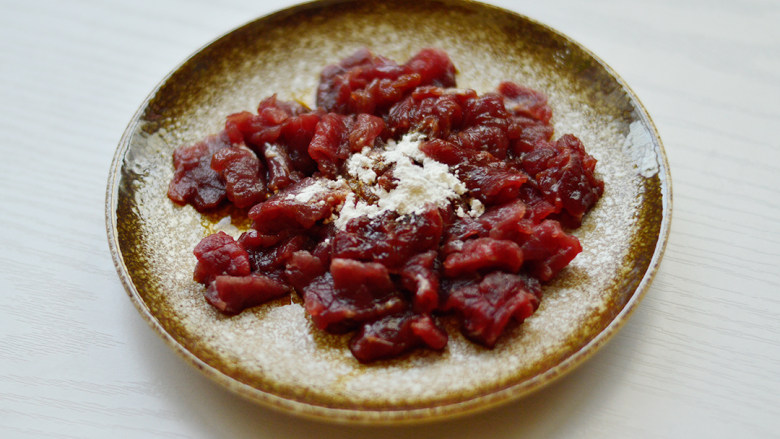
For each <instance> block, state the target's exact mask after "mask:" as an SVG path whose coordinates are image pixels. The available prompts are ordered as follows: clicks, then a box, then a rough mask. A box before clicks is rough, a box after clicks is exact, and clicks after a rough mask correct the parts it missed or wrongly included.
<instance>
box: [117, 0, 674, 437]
mask: <svg viewBox="0 0 780 439" xmlns="http://www.w3.org/2000/svg"><path fill="white" fill-rule="evenodd" d="M430 1H431V2H435V3H445V4H462V5H472V6H476V7H478V8H487V9H489V10H491V11H492V12H496V13H500V14H507V15H511V16H513V18H515V19H518V20H521V21H525V22H527V23H529V24H530V25H532V26H536V27H539V28H542V29H543V30H545V31H546V32H550V33H552V34H554V35H556V36H557V37H559V38H561V39H562V40H564V41H565V42H566V43H567V44H570V45H573V46H576V47H577V48H578V49H579V50H581V51H582V52H583V53H585V54H586V55H587V56H588V57H590V58H592V59H593V60H594V61H595V63H597V64H598V65H599V66H600V67H601V68H602V69H604V70H605V71H606V73H607V74H608V75H609V76H610V77H611V78H612V79H613V80H615V81H616V82H617V83H618V85H619V86H620V88H621V89H623V90H624V91H625V93H626V95H627V97H628V99H629V101H630V103H631V105H632V107H633V108H634V109H635V110H636V112H637V116H638V119H639V120H641V121H642V122H643V124H644V125H645V126H646V127H648V128H649V130H650V135H651V137H652V139H653V143H654V148H653V149H654V153H656V159H657V160H658V165H659V170H658V174H657V175H658V178H659V190H660V193H661V197H662V200H661V214H660V216H659V218H660V228H659V231H658V237H657V242H656V245H655V248H654V249H653V253H652V257H651V259H650V261H649V264H648V266H647V269H646V270H645V272H644V274H643V276H642V279H641V281H640V282H639V284H638V285H637V287H636V288H635V289H634V291H633V293H632V294H631V297H630V298H629V299H628V300H627V301H626V303H625V305H624V306H623V307H622V309H621V310H620V311H619V312H618V313H617V314H616V315H615V316H614V317H613V318H612V320H611V321H610V322H609V323H608V324H607V326H606V327H604V328H603V329H602V330H601V331H600V332H598V333H597V334H596V335H595V336H594V337H593V338H592V339H591V340H590V341H588V342H587V343H585V344H584V345H582V346H581V347H580V348H579V349H577V350H576V351H574V352H573V353H572V354H571V355H569V356H568V357H567V358H565V359H564V360H563V361H561V362H559V363H557V364H556V365H554V366H552V367H551V368H550V369H547V370H546V371H544V372H542V373H540V374H538V375H535V376H533V377H531V378H530V379H527V380H524V381H521V382H517V383H511V384H509V385H507V386H506V387H504V388H501V389H499V390H496V391H494V392H491V393H487V394H481V395H477V396H474V397H471V398H468V399H465V400H462V401H459V402H455V403H450V402H447V403H443V404H441V405H434V406H430V407H420V408H411V409H410V408H401V409H376V408H369V409H365V410H358V409H345V408H339V407H331V406H327V405H320V404H313V403H308V402H302V401H298V400H294V399H290V398H285V397H282V396H279V395H276V394H274V393H272V392H270V391H265V390H262V389H259V388H257V387H253V386H251V385H249V384H246V383H243V382H241V381H238V380H237V379H235V378H233V377H231V376H229V375H227V374H225V373H223V372H222V371H221V370H219V369H217V368H216V367H214V366H211V365H209V364H208V363H206V362H205V361H203V360H201V359H200V358H199V357H197V356H196V355H195V354H193V353H192V352H190V351H189V350H188V349H186V347H185V346H183V345H182V344H181V343H180V342H178V341H177V340H176V339H175V338H174V337H173V336H172V335H171V334H170V333H169V332H168V331H166V330H165V328H164V327H163V326H162V324H161V323H160V321H159V320H158V318H157V317H155V316H154V314H153V313H152V311H151V310H150V309H149V306H148V304H147V303H146V302H145V301H144V300H143V298H142V297H141V295H140V293H139V292H138V289H137V288H136V286H135V284H134V282H133V279H132V277H131V275H130V273H129V271H128V268H127V266H126V265H125V262H124V257H123V254H122V251H121V249H120V246H119V232H118V227H117V215H116V214H117V207H118V200H119V198H118V193H119V186H120V182H121V173H122V168H123V163H124V160H125V157H126V155H127V152H128V151H129V149H130V145H131V140H132V138H133V136H134V135H135V132H136V130H137V127H138V125H139V124H140V122H141V118H142V116H143V114H144V112H145V111H146V110H147V108H148V106H149V104H150V102H151V101H152V100H153V99H154V98H155V97H156V95H157V94H158V93H159V91H160V90H161V89H162V88H163V87H164V86H165V85H166V84H167V82H168V81H169V80H170V78H171V77H172V76H173V75H175V74H176V73H177V72H178V71H180V70H181V69H182V67H183V66H185V65H187V63H188V62H190V61H191V60H192V59H193V58H194V57H196V56H197V55H198V54H200V53H201V52H202V51H204V50H205V49H207V48H209V47H211V46H212V45H214V44H216V43H218V42H219V41H221V40H223V39H225V38H227V37H228V36H230V35H231V34H233V33H235V32H239V31H242V30H244V29H246V28H248V27H251V26H253V25H254V24H255V23H257V22H260V21H265V20H270V19H272V18H273V17H275V16H281V15H286V14H293V13H297V12H300V11H304V10H307V9H311V8H314V7H330V6H333V5H339V4H345V3H360V0H313V1H307V2H304V3H298V4H294V5H292V6H290V7H287V8H284V9H280V10H276V11H273V12H271V13H269V14H266V15H262V16H260V17H258V18H255V19H252V20H250V21H248V22H246V23H244V24H242V25H239V26H237V27H235V28H233V29H230V30H228V31H227V32H224V33H222V34H221V35H219V36H218V37H216V38H214V39H213V40H211V41H209V42H207V43H206V44H204V45H202V46H201V47H199V48H198V49H197V50H195V51H194V52H192V53H191V54H189V55H188V56H187V57H186V58H184V59H183V60H182V61H181V62H179V63H178V64H177V65H176V66H175V67H173V68H172V69H171V70H170V71H169V72H168V73H167V74H166V75H165V76H164V77H163V78H162V79H161V80H160V81H159V82H158V83H157V84H156V85H155V86H154V88H153V89H152V90H151V91H150V93H149V94H148V95H147V96H146V98H145V99H144V100H143V101H142V103H141V104H140V106H139V107H138V109H137V110H136V111H135V112H134V114H133V116H132V118H131V119H130V122H129V123H128V125H127V127H126V128H125V131H124V132H123V134H122V136H121V138H120V140H119V143H118V147H117V149H116V151H115V153H114V156H113V158H112V161H111V166H110V168H109V175H108V184H107V187H106V199H105V216H106V232H107V238H108V247H109V251H110V253H111V256H112V260H113V263H114V267H115V269H116V271H117V274H118V275H119V278H120V281H121V283H122V285H123V287H124V289H125V292H126V293H127V295H128V296H129V298H130V299H131V302H132V303H133V305H134V306H135V308H136V309H137V310H138V312H139V313H140V314H141V316H142V317H143V319H144V320H145V321H146V322H147V324H149V325H150V326H151V328H152V329H153V330H154V331H155V332H156V333H157V334H158V335H159V336H160V337H161V338H162V339H163V340H164V341H165V343H166V344H167V345H168V346H169V347H170V348H172V350H173V351H174V352H176V354H177V355H178V356H179V357H180V358H182V359H184V360H185V362H187V363H189V364H190V365H191V366H193V367H194V368H195V369H197V370H199V371H200V372H201V373H202V374H203V375H205V376H206V377H207V378H209V379H210V380H211V381H213V382H215V383H217V384H220V385H221V386H222V387H224V388H227V389H228V390H230V391H232V392H233V393H235V394H238V395H240V396H242V397H244V398H246V399H249V400H250V401H253V402H255V403H259V404H261V405H263V406H265V407H267V408H271V409H275V410H280V411H282V412H284V413H288V414H293V415H298V416H301V417H304V418H308V419H314V420H320V421H328V422H331V423H340V424H371V425H402V424H417V423H423V422H429V421H435V420H443V419H450V418H455V417H461V416H465V415H468V414H473V413H477V412H481V411H485V410H489V409H491V408H493V407H496V406H498V405H502V404H504V403H508V402H510V401H513V400H517V399H519V398H521V397H523V396H527V395H529V394H531V393H533V392H536V391H538V390H540V389H542V388H543V387H546V386H547V385H549V384H551V383H552V382H554V381H557V380H559V379H560V378H562V377H563V376H565V375H567V374H569V373H570V372H572V371H573V370H575V369H576V368H577V366H579V365H580V364H582V363H584V362H585V361H586V360H588V359H589V358H591V357H592V356H593V355H595V354H596V352H598V351H599V350H600V349H601V348H602V347H603V346H604V345H605V344H606V343H607V342H608V341H609V340H611V339H612V338H613V336H614V335H615V334H616V333H617V332H619V330H620V329H621V328H622V327H623V326H624V325H625V324H626V322H627V321H628V320H629V318H630V316H631V315H632V314H633V312H634V311H635V310H636V308H637V307H638V305H639V303H640V302H641V301H642V299H643V298H644V297H645V295H646V294H647V291H648V290H649V289H650V286H651V284H652V282H653V280H654V279H655V276H656V274H657V272H658V269H659V266H660V263H661V260H662V257H663V254H664V252H665V250H666V247H667V243H668V240H669V234H670V231H671V221H672V212H673V195H672V177H671V170H670V167H669V163H668V157H667V155H666V152H665V148H664V145H663V142H662V140H661V136H660V134H659V132H658V129H657V127H656V125H655V123H654V122H653V120H652V118H651V117H650V115H649V113H648V111H647V109H646V108H645V106H644V104H642V102H641V101H640V100H639V98H638V96H637V94H636V93H635V92H634V91H633V90H632V89H631V87H630V86H629V85H628V84H627V83H626V81H625V80H624V79H623V78H622V77H621V76H620V75H618V73H617V72H616V71H615V70H614V69H612V68H611V67H610V66H609V65H608V64H607V63H605V62H604V61H603V60H602V59H601V58H600V57H598V56H597V55H596V54H595V53H593V52H592V51H591V50H589V49H588V48H586V47H584V46H583V45H582V44H580V43H579V42H577V41H576V40H574V39H573V38H571V37H569V36H568V35H566V34H564V33H562V32H561V31H559V30H557V29H554V28H552V27H550V26H548V25H546V24H544V23H541V22H539V21H537V20H535V19H533V18H531V17H528V16H526V15H524V14H521V13H519V12H516V11H513V10H509V9H505V8H502V7H499V6H495V5H490V4H485V3H482V2H478V1H473V0H430ZM655 145H657V148H656V147H655Z"/></svg>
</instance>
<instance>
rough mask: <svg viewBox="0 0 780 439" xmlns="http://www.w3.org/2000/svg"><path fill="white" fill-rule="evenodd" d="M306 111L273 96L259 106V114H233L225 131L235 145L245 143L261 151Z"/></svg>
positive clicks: (243, 112)
mask: <svg viewBox="0 0 780 439" xmlns="http://www.w3.org/2000/svg"><path fill="white" fill-rule="evenodd" d="M304 111H306V109H305V108H304V107H303V106H302V105H300V104H298V103H295V102H284V101H279V100H277V99H276V95H273V96H271V97H269V98H267V99H265V100H263V101H262V102H260V105H258V108H257V114H252V113H250V112H248V111H242V112H240V113H235V114H231V115H229V116H228V117H227V120H226V122H225V131H226V132H227V134H228V136H229V137H230V141H231V142H233V143H236V144H238V143H245V144H246V145H247V146H249V147H251V148H254V149H259V148H260V147H262V146H263V145H264V144H265V143H274V142H276V141H277V140H278V139H279V137H280V136H281V134H282V128H284V123H285V122H286V121H287V120H288V119H289V118H290V117H293V116H297V115H299V114H301V113H303V112H304Z"/></svg>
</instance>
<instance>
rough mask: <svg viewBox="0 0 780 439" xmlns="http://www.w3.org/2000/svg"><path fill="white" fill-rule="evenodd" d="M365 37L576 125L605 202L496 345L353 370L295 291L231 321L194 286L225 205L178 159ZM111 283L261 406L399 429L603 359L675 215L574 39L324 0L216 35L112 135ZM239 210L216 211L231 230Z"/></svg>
mask: <svg viewBox="0 0 780 439" xmlns="http://www.w3.org/2000/svg"><path fill="white" fill-rule="evenodd" d="M361 46H367V47H369V48H371V49H372V50H374V51H375V52H377V53H380V54H384V55H386V56H388V57H391V58H394V59H396V60H399V61H403V60H405V59H407V58H408V57H409V56H410V55H412V54H413V53H415V52H417V51H418V50H419V49H421V48H423V47H427V46H435V47H440V48H443V49H445V50H446V51H447V52H448V53H449V54H450V56H451V57H452V59H453V61H454V63H455V65H456V66H457V68H458V76H457V80H458V85H459V87H461V88H474V89H476V90H477V91H479V92H485V91H489V90H493V89H495V87H496V86H497V85H498V83H499V82H500V81H502V80H512V81H516V82H519V83H524V84H527V85H529V86H531V87H533V88H535V89H538V90H541V91H543V92H545V93H546V94H547V95H548V96H549V98H550V103H551V105H552V107H553V110H554V117H553V122H554V125H555V129H556V137H557V136H560V135H562V134H564V133H573V134H575V135H577V136H579V137H580V138H581V139H582V140H583V142H584V144H585V145H586V148H587V149H588V150H589V151H590V152H591V153H592V154H593V155H594V156H595V157H596V158H597V159H598V166H597V172H598V173H599V174H600V175H601V176H602V177H603V179H604V180H605V183H606V191H605V194H604V197H603V198H602V199H601V200H600V202H599V203H598V204H597V206H596V207H595V209H594V210H593V211H592V212H591V213H590V214H589V215H588V216H587V218H586V221H585V223H584V225H583V227H582V228H581V229H579V230H577V231H576V235H577V236H578V237H579V238H580V240H581V242H582V244H583V246H584V251H583V252H582V253H581V254H580V255H579V256H578V257H577V258H576V259H575V260H574V261H573V262H572V264H571V265H570V266H569V267H568V268H567V269H566V270H565V271H563V272H562V273H561V276H560V277H559V278H558V279H556V280H555V281H554V282H553V283H551V284H550V285H547V286H546V288H545V292H544V294H545V296H544V299H543V300H542V303H541V306H540V308H539V310H538V311H537V313H536V314H535V315H534V316H533V317H532V318H530V319H528V320H527V321H526V322H525V323H524V324H522V325H519V326H515V327H513V328H511V329H510V330H509V331H508V332H507V333H506V334H505V335H504V336H503V337H502V339H501V340H500V342H499V343H498V345H497V346H496V347H495V349H493V350H487V349H484V348H482V347H479V346H477V345H474V344H472V343H469V342H468V341H466V340H465V339H464V338H463V337H462V336H461V335H460V334H459V333H458V331H457V330H456V328H454V327H453V326H452V324H451V323H446V324H447V325H449V327H448V330H449V334H450V343H449V344H448V346H447V348H446V350H445V351H444V352H443V353H434V352H426V351H419V352H415V353H413V354H412V355H410V356H407V357H403V358H400V359H396V360H393V361H387V362H380V363H377V364H373V365H370V366H364V365H360V364H359V363H358V362H357V361H356V360H355V359H354V358H353V357H352V356H351V354H350V352H349V350H348V348H347V346H346V344H347V343H346V342H347V339H348V337H349V336H348V335H346V336H333V335H327V334H324V333H322V332H320V331H317V330H315V329H314V328H313V326H312V324H311V323H310V321H309V319H308V318H307V317H306V315H305V314H304V311H303V307H302V306H301V304H300V302H299V300H297V299H296V298H293V299H290V298H287V299H284V300H277V301H274V302H272V303H268V304H266V305H264V306H260V307H257V308H253V309H251V310H248V311H245V312H243V313H241V314H240V315H238V316H235V317H226V316H223V315H221V314H219V313H217V312H216V311H215V310H214V309H212V307H211V306H209V305H208V304H207V303H206V301H205V300H204V299H203V288H202V286H200V285H198V284H196V283H194V282H193V281H192V270H193V267H194V264H195V259H194V257H193V256H192V249H193V247H194V246H195V244H196V243H197V242H198V241H199V240H200V239H201V238H202V237H203V236H205V235H206V234H207V233H209V231H211V230H213V229H214V228H215V227H217V226H215V224H216V223H218V222H219V221H220V220H221V219H223V217H225V216H226V215H228V214H229V213H230V212H219V213H217V214H214V215H211V216H209V217H203V216H201V215H199V214H197V213H196V212H195V211H194V210H193V209H191V208H190V207H184V208H182V207H178V206H175V205H173V203H171V202H170V201H169V200H168V198H167V197H166V189H167V184H168V181H169V180H170V178H171V176H172V173H173V169H172V164H171V152H172V151H173V149H174V148H175V147H177V146H179V145H181V144H184V143H191V142H194V141H196V140H199V139H201V138H202V137H203V136H205V135H207V134H209V133H214V132H217V131H218V130H220V128H221V127H222V124H223V122H224V118H225V116H226V115H227V114H230V113H233V112H238V111H242V110H253V109H254V108H256V105H257V103H258V102H259V101H260V100H261V99H262V98H264V97H267V96H269V95H271V94H272V93H277V94H278V96H279V97H280V98H281V99H285V100H290V99H298V100H301V101H304V102H307V103H309V104H310V105H311V104H313V96H314V89H315V86H316V83H317V81H318V77H319V72H320V70H321V69H322V67H323V66H325V65H327V64H330V63H333V62H336V61H337V60H339V59H340V58H342V57H344V56H346V55H349V54H351V53H352V52H353V51H354V50H356V49H357V48H359V47H361ZM106 215H107V227H108V235H109V244H110V247H111V252H112V254H113V257H114V260H115V263H116V267H117V270H118V272H119V276H120V278H121V280H122V282H123V283H124V285H125V287H126V289H127V291H128V293H129V295H130V297H131V299H132V300H133V302H134V303H135V305H136V306H137V307H138V309H139V311H140V312H141V314H142V315H143V316H144V317H145V318H146V320H147V321H148V322H149V323H150V325H151V326H152V327H153V328H154V329H155V330H156V331H157V332H158V333H159V334H160V335H161V336H162V337H163V338H164V339H165V340H166V341H167V342H168V344H169V345H170V346H171V347H172V348H173V349H174V350H175V351H176V352H178V353H179V354H181V356H182V357H183V358H184V359H185V360H187V361H188V362H189V363H190V364H192V365H194V366H195V367H197V368H198V369H200V370H201V371H203V373H205V374H206V375H207V376H209V377H210V378H213V379H214V380H215V381H216V382H218V383H220V384H222V385H224V386H225V387H227V388H229V389H231V390H233V391H235V392H237V393H239V394H241V395H244V396H246V397H248V398H250V399H252V400H255V401H257V402H260V403H263V404H266V405H269V406H271V407H275V408H278V409H282V410H286V411H288V412H292V413H296V414H299V415H304V416H309V417H316V418H321V419H327V420H330V421H341V422H348V421H356V422H364V423H394V422H412V421H422V420H429V419H437V418H442V417H448V416H453V415H459V414H464V413H468V412H473V411H475V410H478V409H484V408H487V407H490V406H493V405H495V404H498V403H502V402H506V401H508V400H510V399H513V398H517V397H519V396H521V395H524V394H527V393H528V392H530V391H532V390H536V389H539V388H540V387H542V386H543V385H545V384H547V383H549V382H550V381H552V380H554V379H555V378H557V377H560V376H561V375H563V374H565V373H566V372H569V371H571V370H572V369H573V368H574V367H575V366H577V365H578V364H580V363H582V361H584V360H585V359H586V358H588V357H589V356H590V355H591V354H593V353H594V352H595V351H596V350H597V349H598V348H599V347H600V346H601V345H603V344H604V342H605V341H606V340H607V339H608V338H609V337H610V336H612V335H613V334H614V333H615V332H616V331H617V330H618V329H619V328H620V326H621V325H622V324H623V323H624V322H625V321H626V319H627V318H628V316H629V315H630V314H631V311H632V310H633V309H634V308H635V307H636V305H637V303H638V302H639V300H640V298H641V297H642V295H643V294H644V293H645V291H646V290H647V289H648V286H649V283H650V281H651V279H652V277H653V275H654V273H655V271H656V269H657V267H658V263H659V260H660V257H661V254H662V252H663V249H664V245H665V242H666V238H667V235H668V231H669V222H670V218H671V182H670V177H669V169H668V165H667V162H666V158H665V156H664V152H663V148H662V145H661V141H660V140H659V138H658V135H657V133H656V130H655V128H654V127H653V124H652V122H651V121H650V118H649V117H648V115H647V113H646V112H645V110H644V109H643V108H642V106H641V104H640V103H639V101H638V100H637V98H636V97H635V96H634V94H633V93H632V92H631V91H630V90H629V89H628V87H627V86H626V85H625V84H624V83H623V81H622V80H621V79H619V78H618V77H617V76H616V75H615V74H614V72H612V70H610V69H609V68H608V67H607V66H606V65H605V64H604V63H602V62H601V61H600V60H598V59H597V58H595V57H594V56H593V55H592V54H590V53H589V52H588V51H586V50H585V49H583V48H582V47H581V46H579V45H578V44H577V43H575V42H573V41H571V40H569V39H567V38H566V37H565V36H563V35H561V34H559V33H557V32H556V31H554V30H552V29H550V28H548V27H546V26H544V25H541V24H539V23H536V22H534V21H532V20H529V19H528V18H526V17H523V16H521V15H517V14H515V13H511V12H507V11H504V10H501V9H497V8H494V7H490V6H485V5H482V4H478V3H469V2H461V1H450V0H443V1H433V0H412V1H398V2H384V1H347V2H343V1H323V2H315V3H309V4H305V5H301V6H297V7H294V8H292V9H288V10H284V11H281V12H278V13H275V14H273V15H270V16H267V17H264V18H261V19H259V20H257V21H254V22H252V23H250V24H248V25H246V26H244V27H242V28H240V29H237V30H235V31H233V32H231V33H229V34H227V35H225V36H224V37H222V38H220V39H219V40H217V41H215V42H214V43H212V44H210V45H208V46H207V47H205V48H204V49H202V50H201V51H199V52H198V53H196V54H195V55H193V56H192V57H191V58H189V59H188V60H187V61H186V62H185V63H184V64H183V65H181V66H180V67H179V68H177V69H176V70H175V71H174V72H173V73H172V74H171V75H170V76H168V77H167V78H165V79H164V80H163V81H162V83H161V84H160V85H159V86H158V88H157V89H156V90H154V91H153V92H152V94H151V95H150V97H149V98H148V99H147V101H146V102H145V103H144V104H143V105H142V107H141V108H140V109H139V111H138V113H137V114H136V115H135V117H134V118H133V120H132V121H131V122H130V124H129V126H128V128H127V131H126V132H125V134H124V136H123V137H122V140H121V142H120V144H119V147H118V150H117V152H116V156H115V158H114V163H113V165H112V168H111V171H110V177H109V185H108V193H107V200H106ZM229 222H230V219H224V220H223V221H222V223H221V224H222V225H225V224H228V223H229Z"/></svg>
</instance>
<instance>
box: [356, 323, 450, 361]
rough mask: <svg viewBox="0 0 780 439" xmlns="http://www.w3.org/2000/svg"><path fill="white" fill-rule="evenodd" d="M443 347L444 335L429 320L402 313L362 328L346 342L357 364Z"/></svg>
mask: <svg viewBox="0 0 780 439" xmlns="http://www.w3.org/2000/svg"><path fill="white" fill-rule="evenodd" d="M446 345H447V333H446V332H444V330H442V329H441V328H439V327H438V326H437V325H436V323H435V322H434V321H433V319H432V318H431V316H429V315H424V314H415V313H413V312H404V313H401V314H394V315H390V316H386V317H384V318H381V319H379V320H376V321H373V322H370V323H366V324H364V325H363V326H362V327H361V328H360V330H359V331H358V332H357V333H356V334H355V336H354V337H353V338H352V340H350V342H349V349H350V351H352V355H354V356H355V358H357V359H358V361H360V362H361V363H370V362H372V361H376V360H381V359H385V358H393V357H397V356H398V355H401V354H403V353H404V352H408V351H410V350H412V349H414V348H417V347H421V346H425V347H429V348H431V349H435V350H441V349H444V347H445V346H446Z"/></svg>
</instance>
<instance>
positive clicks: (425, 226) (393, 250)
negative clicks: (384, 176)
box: [333, 207, 444, 270]
mask: <svg viewBox="0 0 780 439" xmlns="http://www.w3.org/2000/svg"><path fill="white" fill-rule="evenodd" d="M443 226H444V224H443V220H442V217H441V214H440V213H439V211H438V209H436V208H435V207H429V208H428V209H427V210H425V211H424V212H423V213H421V214H411V215H408V216H405V217H399V216H398V215H397V214H396V213H394V212H386V213H384V214H382V215H380V216H378V217H376V218H367V217H358V218H355V219H353V220H352V221H350V222H349V223H348V224H347V226H346V229H345V230H344V231H340V232H338V233H336V235H335V237H334V242H333V255H334V256H335V257H340V258H350V259H357V260H361V261H373V262H380V263H382V264H384V265H385V266H386V267H388V268H390V269H392V270H397V269H400V268H401V267H402V266H403V264H404V263H405V262H406V261H407V260H408V259H409V258H411V257H412V256H414V255H416V254H418V253H421V252H424V251H427V250H432V249H435V248H437V247H438V245H439V241H440V240H441V236H442V232H443Z"/></svg>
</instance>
